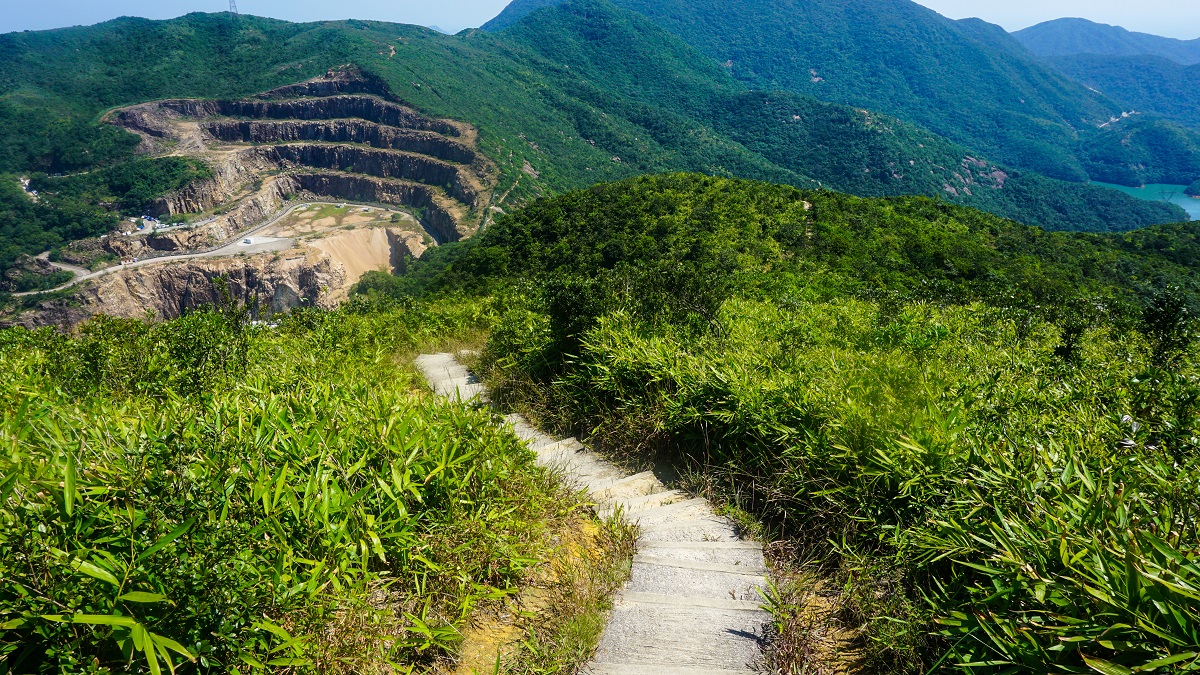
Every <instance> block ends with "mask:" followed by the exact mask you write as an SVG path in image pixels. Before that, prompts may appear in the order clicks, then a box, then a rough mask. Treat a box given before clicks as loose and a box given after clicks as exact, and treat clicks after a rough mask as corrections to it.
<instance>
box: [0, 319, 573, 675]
mask: <svg viewBox="0 0 1200 675" xmlns="http://www.w3.org/2000/svg"><path fill="white" fill-rule="evenodd" d="M489 316H490V314H489V310H488V309H487V307H486V306H485V305H480V304H471V303H460V304H456V303H451V302H447V303H443V304H442V305H441V306H439V307H436V308H427V307H409V308H394V307H393V308H384V309H382V310H380V309H379V308H377V307H376V308H367V307H364V306H362V305H361V304H360V305H352V306H350V307H348V308H347V309H345V310H342V311H338V312H332V313H328V312H304V313H300V314H297V315H295V316H293V317H291V318H288V319H286V320H284V321H283V323H282V324H281V325H280V326H279V327H278V328H277V329H270V328H256V327H253V326H251V325H249V324H248V322H247V321H246V319H247V316H246V315H245V314H244V311H243V310H242V309H240V308H237V307H236V306H231V307H226V308H225V309H222V310H214V311H205V312H199V313H196V314H193V315H190V316H187V317H184V318H182V319H179V320H176V321H172V322H166V323H160V324H146V323H143V322H137V321H116V320H107V319H101V320H97V321H95V322H93V323H91V324H89V325H88V326H86V327H85V328H84V329H83V330H82V331H81V332H80V333H79V335H77V336H69V337H68V336H60V335H54V334H51V333H48V332H41V333H28V332H25V331H21V330H15V331H7V332H3V333H0V412H2V417H3V421H2V422H0V672H84V673H105V672H149V673H159V672H163V671H175V670H177V669H179V668H180V667H181V666H183V665H184V664H187V670H188V671H189V672H190V671H193V670H201V671H219V672H259V671H282V670H287V671H315V672H396V671H397V670H398V671H399V672H410V671H411V670H413V669H417V670H420V669H422V668H424V667H425V666H426V665H428V664H430V663H432V662H434V661H435V660H436V659H438V658H440V657H443V656H444V655H446V654H447V653H448V652H449V651H450V650H452V649H453V647H454V646H455V644H456V643H457V641H458V639H459V631H458V627H459V626H460V625H461V623H462V622H463V620H464V618H465V617H466V616H467V615H468V613H469V612H470V611H471V610H472V608H473V607H474V606H475V605H476V604H478V603H480V602H483V601H487V600H489V599H496V598H500V597H503V596H504V595H506V594H508V593H511V592H512V591H513V589H514V587H515V585H516V583H517V582H518V581H519V579H520V578H521V576H522V575H523V573H524V572H525V570H527V568H529V567H530V566H531V565H534V564H536V563H537V562H538V560H539V557H538V556H539V555H541V554H542V553H543V551H542V546H543V544H542V540H543V537H542V534H543V533H542V528H544V527H545V522H546V514H547V513H548V512H550V511H552V510H553V509H555V508H557V506H556V504H555V491H554V488H553V484H552V483H551V482H550V479H548V478H547V477H546V476H545V475H544V474H542V473H541V472H539V471H538V470H536V469H535V467H534V466H533V463H532V456H531V453H529V452H528V451H527V450H526V449H525V448H524V447H523V446H522V445H521V444H520V443H519V442H518V441H517V439H516V438H515V437H514V436H513V435H512V434H511V433H510V432H507V431H505V430H504V429H503V427H502V426H500V425H497V424H496V423H495V422H496V420H495V419H494V418H493V417H492V416H491V415H490V413H487V412H484V411H478V410H474V409H470V408H468V407H465V406H460V405H450V404H445V403H441V402H438V401H436V400H434V399H432V398H430V397H425V396H422V395H420V394H419V388H418V386H417V382H416V381H415V380H414V376H413V375H412V373H411V372H410V370H409V367H408V366H407V362H406V361H405V352H407V351H411V350H414V349H417V348H419V347H423V346H428V345H430V344H431V343H436V342H438V341H444V340H446V339H450V338H452V337H453V336H455V335H463V334H468V333H470V332H471V331H473V330H479V329H482V328H486V326H487V324H488V321H489V318H488V317H489Z"/></svg>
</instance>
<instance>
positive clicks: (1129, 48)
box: [1013, 19, 1200, 66]
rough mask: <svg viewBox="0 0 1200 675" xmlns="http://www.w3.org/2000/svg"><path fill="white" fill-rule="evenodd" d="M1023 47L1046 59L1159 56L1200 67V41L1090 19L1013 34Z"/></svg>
mask: <svg viewBox="0 0 1200 675" xmlns="http://www.w3.org/2000/svg"><path fill="white" fill-rule="evenodd" d="M1013 37H1015V38H1016V39H1017V40H1018V41H1020V42H1021V44H1023V45H1025V47H1026V48H1027V49H1028V50H1029V51H1031V52H1033V53H1034V54H1037V55H1038V56H1043V57H1058V56H1074V55H1077V54H1099V55H1104V56H1158V57H1161V58H1164V59H1166V60H1168V61H1173V62H1175V63H1178V64H1180V65H1185V66H1190V65H1195V64H1197V63H1200V39H1196V40H1176V39H1174V38H1166V37H1160V36H1158V35H1150V34H1149V33H1135V32H1132V31H1128V30H1125V29H1124V28H1121V27H1120V26H1110V25H1108V24H1103V23H1095V22H1093V21H1088V20H1087V19H1055V20H1054V21H1047V22H1045V23H1039V24H1038V25H1036V26H1030V27H1029V28H1026V29H1024V30H1019V31H1017V32H1015V33H1013Z"/></svg>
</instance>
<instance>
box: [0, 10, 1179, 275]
mask: <svg viewBox="0 0 1200 675" xmlns="http://www.w3.org/2000/svg"><path fill="white" fill-rule="evenodd" d="M130 45H133V46H132V47H131V46H130ZM139 45H146V47H145V48H141V47H139ZM213 45H216V46H217V49H213V48H212V46H213ZM0 53H3V54H4V55H5V57H6V58H4V59H3V60H0V120H4V121H5V122H6V123H5V124H2V125H0V149H2V150H3V152H0V171H11V172H34V171H46V172H57V171H67V172H70V171H78V170H86V169H89V168H93V167H96V166H106V165H112V164H122V163H124V162H127V161H129V159H130V158H132V157H133V156H134V155H133V150H134V147H135V145H136V144H137V138H136V137H133V136H131V135H128V134H125V133H124V132H121V131H119V130H117V129H116V128H114V127H112V126H109V125H107V124H101V123H98V120H99V119H100V116H101V115H102V114H103V113H105V111H107V110H109V109H112V108H114V107H117V106H126V105H129V104H134V103H138V102H140V101H145V100H153V99H161V98H174V97H197V98H236V97H245V96H252V95H255V94H256V93H258V92H259V91H262V90H264V89H267V88H270V87H274V86H278V85H283V84H287V83H291V82H296V81H299V80H303V79H306V78H308V77H311V76H314V75H319V74H323V73H325V72H326V71H327V70H329V69H331V68H334V67H337V66H340V65H344V64H357V65H358V66H359V67H360V68H361V69H362V70H363V71H365V72H366V73H368V74H369V75H370V76H371V77H375V78H377V79H378V81H379V82H380V83H381V85H383V86H386V88H387V90H388V91H389V92H390V94H389V95H390V96H393V97H394V98H395V99H396V100H398V101H403V102H404V103H407V104H409V105H411V106H413V107H415V108H417V109H418V110H420V111H421V112H423V113H426V114H428V115H431V116H435V117H439V118H450V119H457V120H463V121H466V122H469V123H470V124H472V125H473V126H475V127H476V128H478V130H479V137H478V148H479V150H480V151H481V152H482V153H483V154H484V155H485V156H487V157H489V158H490V159H491V160H492V161H493V162H494V163H495V164H496V166H497V174H498V176H497V178H498V186H497V189H496V191H495V194H494V195H493V197H492V198H494V202H493V204H494V205H499V206H503V207H505V208H507V207H508V206H509V205H512V204H520V203H523V202H525V201H528V200H530V199H533V198H536V197H538V196H542V195H548V194H552V193H555V192H560V191H564V190H568V189H573V188H578V187H584V186H587V185H591V184H593V183H595V182H598V181H605V180H617V179H620V178H625V177H629V176H634V175H639V174H644V173H657V172H666V171H679V170H688V171H700V172H704V173H709V174H717V175H726V176H738V177H746V178H754V179H760V180H766V181H772V182H777V183H788V184H792V185H797V186H801V187H815V186H818V185H821V186H825V187H828V188H833V189H838V190H844V191H849V192H854V193H857V194H862V195H896V194H925V195H931V196H936V195H940V196H943V197H945V198H947V199H951V200H953V201H956V202H958V203H961V204H968V205H972V206H978V207H979V208H984V209H988V210H990V211H993V212H994V213H997V214H1000V215H1004V216H1007V217H1012V218H1016V219H1019V220H1022V221H1024V222H1027V223H1030V224H1037V225H1042V226H1045V227H1047V228H1051V229H1088V230H1124V229H1130V228H1135V227H1141V226H1144V225H1147V224H1150V223H1157V222H1167V221H1171V220H1180V219H1183V218H1184V215H1183V213H1182V211H1180V210H1178V209H1176V208H1172V207H1168V206H1165V205H1161V204H1155V203H1148V202H1140V201H1137V200H1135V199H1132V198H1129V197H1125V196H1123V195H1119V194H1117V193H1114V192H1108V191H1103V190H1097V189H1095V188H1089V187H1087V186H1079V185H1069V184H1065V183H1057V182H1054V181H1050V180H1048V179H1045V178H1043V177H1040V176H1037V175H1035V174H1032V173H1029V172H1020V171H1014V170H1011V169H1008V168H1006V167H1005V166H1004V165H1001V164H995V163H993V162H992V161H989V159H988V158H986V156H985V155H980V154H979V153H977V152H974V151H971V150H968V149H966V148H963V147H961V146H959V145H956V144H954V143H951V142H949V141H946V140H945V139H942V138H939V137H937V136H935V135H933V134H931V133H929V132H928V131H925V130H922V129H920V128H917V127H914V126H912V125H909V124H904V123H902V122H900V121H898V120H895V119H892V118H888V117H886V116H882V115H877V114H874V113H868V112H865V111H861V110H856V109H853V108H848V107H844V106H838V105H831V104H828V103H821V102H818V101H816V100H814V99H812V98H809V97H805V96H801V95H798V94H795V93H787V92H776V93H765V94H764V93H759V92H749V91H747V90H746V89H745V86H744V85H743V84H742V83H740V82H738V81H737V80H736V79H735V78H734V77H732V76H731V75H730V73H729V72H728V70H727V69H725V68H722V67H720V66H718V65H716V64H714V63H713V62H712V61H711V60H710V59H709V58H707V57H706V56H705V55H703V54H701V53H700V52H698V51H697V50H695V49H694V48H692V47H689V46H688V45H686V44H684V43H683V42H682V41H680V40H679V39H678V38H677V37H674V36H672V35H670V34H669V33H668V32H666V31H664V30H662V29H661V28H659V27H658V26H656V25H655V24H653V23H652V22H650V21H649V20H647V19H645V18H643V17H640V16H638V15H636V14H634V13H631V12H627V11H623V10H620V9H618V8H616V7H614V6H612V5H609V4H606V3H597V2H583V1H580V2H572V3H569V4H567V5H563V6H559V7H555V8H553V9H548V10H546V11H544V12H540V13H538V15H537V16H531V17H529V18H528V20H526V21H523V22H522V23H521V25H517V26H513V27H512V28H511V30H509V31H505V32H502V33H486V32H481V31H474V32H468V33H465V34H462V35H459V36H447V35H442V34H439V33H436V32H434V31H431V30H428V29H425V28H421V27H416V26H401V25H395V24H385V23H378V22H354V21H352V22H327V23H316V24H288V23H285V22H278V21H272V20H265V19H258V18H255V17H249V16H241V17H233V16H231V15H228V14H213V15H204V14H194V15H189V16H186V17H182V18H180V19H177V20H173V21H165V22H152V21H143V20H129V19H125V20H118V21H114V22H108V23H106V24H100V25H98V26H94V27H87V28H75V29H67V30H62V31H50V32H46V33H20V34H12V35H5V36H0ZM0 176H2V174H0ZM3 180H5V181H12V187H13V188H14V189H13V190H3V191H0V240H2V241H0V250H2V251H3V252H4V258H3V259H0V267H6V266H8V265H9V264H11V263H12V262H13V261H14V260H15V258H16V256H18V255H19V254H21V253H37V252H40V251H43V250H45V249H46V247H55V246H59V245H61V244H62V243H63V241H64V237H68V236H70V237H76V236H96V235H99V234H102V233H103V232H104V229H103V228H104V227H105V226H104V224H103V223H102V222H98V223H97V224H96V225H95V226H94V227H93V226H90V225H89V226H88V228H92V229H88V228H83V229H87V230H88V231H86V232H77V231H74V230H72V231H71V232H70V233H69V234H68V232H67V230H65V229H62V228H59V229H62V232H61V233H57V234H53V236H45V235H46V231H45V229H44V228H42V229H39V228H38V227H33V228H32V229H31V228H30V223H29V221H28V220H27V219H25V218H22V217H17V216H16V215H14V214H17V213H19V212H21V211H22V210H25V211H28V210H29V204H26V203H24V202H21V201H20V200H25V199H27V198H26V196H25V195H23V194H22V193H21V192H20V191H19V190H18V189H16V185H15V184H16V181H15V176H9V177H4V178H3ZM152 196H154V195H150V197H152ZM113 197H115V198H117V199H121V198H122V195H113ZM38 208H42V209H43V210H44V208H48V207H47V205H46V204H42V205H40V206H39V207H38ZM34 210H37V209H34ZM43 215H44V216H45V218H41V221H40V222H46V223H51V222H55V221H54V219H53V218H52V217H51V216H52V215H53V214H52V213H46V214H43ZM8 216H12V217H11V218H10V217H8ZM89 222H90V221H89ZM55 227H57V226H55ZM76 229H79V228H76ZM56 232H57V230H56Z"/></svg>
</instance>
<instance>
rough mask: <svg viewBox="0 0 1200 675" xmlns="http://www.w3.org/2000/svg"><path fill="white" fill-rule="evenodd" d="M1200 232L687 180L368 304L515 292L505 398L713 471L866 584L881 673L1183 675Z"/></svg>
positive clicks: (720, 487)
mask: <svg viewBox="0 0 1200 675" xmlns="http://www.w3.org/2000/svg"><path fill="white" fill-rule="evenodd" d="M1198 234H1200V229H1198V228H1197V226H1195V225H1192V224H1178V225H1171V226H1162V227H1155V228H1147V229H1145V230H1141V231H1138V232H1134V233H1128V234H1122V235H1102V234H1068V233H1046V232H1043V231H1041V230H1038V229H1034V228H1028V227H1025V226H1022V225H1018V224H1016V223H1012V222H1010V221H1003V220H1000V219H997V218H995V217H992V216H988V215H986V214H981V213H978V212H975V211H971V210H969V209H962V208H958V207H954V206H950V205H947V204H944V203H941V202H938V201H936V200H930V199H923V198H889V199H859V198H854V197H848V196H844V195H837V194H833V193H827V192H819V191H801V190H797V189H794V188H790V187H785V186H772V185H764V184H760V183H753V182H744V181H737V180H728V179H719V178H711V177H703V176H696V175H673V176H660V177H646V178H639V179H635V180H630V181H624V182H621V183H618V184H611V185H600V186H597V187H595V188H592V189H590V190H587V191H583V192H575V193H570V194H567V195H563V196H561V197H558V198H554V199H548V200H542V201H539V202H536V203H534V204H532V205H530V206H529V207H527V208H526V209H524V210H522V211H520V212H518V213H514V214H511V215H509V216H507V217H505V218H502V219H500V220H499V221H498V222H496V223H495V224H494V225H493V226H492V227H490V228H489V229H488V230H487V231H485V232H484V233H483V234H482V235H480V236H479V238H478V239H477V240H475V241H474V242H468V243H467V244H465V245H463V246H461V247H459V250H458V251H457V252H455V253H453V254H448V253H443V257H441V258H440V259H439V260H437V261H428V262H427V263H425V264H423V265H421V264H419V265H417V266H416V267H415V269H414V271H413V273H412V274H413V276H412V277H411V278H409V279H407V280H406V279H401V280H399V281H397V282H396V283H395V284H394V285H392V286H390V287H387V286H385V284H383V283H378V282H379V281H380V280H376V281H377V283H375V285H374V286H373V288H374V292H375V293H376V294H377V295H378V294H386V293H388V292H401V293H403V292H408V293H418V294H420V293H423V294H426V295H428V294H437V293H444V292H447V291H455V292H461V291H468V292H476V293H480V294H491V295H493V296H495V297H497V298H498V299H499V300H500V302H499V306H502V307H504V308H505V310H504V312H503V313H502V315H501V317H500V319H499V322H498V324H497V326H496V327H495V329H494V330H493V332H492V333H491V335H490V338H489V340H488V344H487V347H486V349H485V350H484V352H483V355H482V364H481V368H482V369H483V370H484V371H485V372H486V373H487V377H488V378H489V379H490V381H491V383H492V385H493V393H494V397H495V398H496V399H497V400H499V401H500V402H502V403H505V404H509V405H514V406H517V407H519V408H523V409H525V410H527V411H530V412H531V413H533V414H535V415H536V416H538V417H539V418H540V419H541V420H542V421H543V423H545V424H548V425H551V426H556V427H558V428H560V429H562V430H564V431H570V432H572V433H575V434H585V435H589V436H590V437H591V439H592V441H593V442H594V443H597V444H600V445H607V446H608V447H610V448H613V449H614V450H619V451H623V452H635V453H638V454H639V455H640V456H642V457H643V459H644V458H645V457H646V455H647V454H654V453H657V454H658V455H659V456H660V457H663V458H671V459H673V460H674V461H677V462H681V463H683V464H685V465H687V466H690V467H692V468H693V469H695V470H697V471H699V472H701V473H703V474H704V475H706V476H707V477H708V480H707V481H706V483H707V485H708V486H709V489H710V490H711V491H712V493H713V494H714V495H715V496H718V497H723V498H725V499H727V500H728V501H729V502H730V503H731V504H732V505H733V506H735V507H736V508H738V509H741V510H744V511H746V512H749V513H752V514H755V515H756V516H758V517H759V518H760V519H761V520H762V522H763V524H764V526H765V528H766V531H767V532H768V533H770V534H771V535H772V536H773V537H776V538H779V539H781V540H784V541H786V542H787V544H788V549H790V550H792V551H795V556H796V561H797V562H804V561H807V563H808V564H809V565H810V569H812V570H814V572H815V573H816V574H818V575H819V576H821V577H823V578H826V579H828V580H829V581H832V582H833V583H832V584H829V585H828V586H827V587H826V588H838V589H842V590H841V591H840V592H838V593H837V594H836V596H835V597H834V598H833V600H832V602H834V603H835V604H836V608H835V611H833V612H832V613H831V616H834V617H837V618H836V620H837V621H840V622H841V623H842V629H843V630H846V631H851V630H856V631H859V632H858V633H857V634H858V636H859V638H858V639H857V640H856V641H855V642H854V643H853V645H852V649H853V652H854V653H853V657H854V658H856V659H857V660H858V661H859V666H860V667H862V668H865V669H866V671H868V672H908V673H924V672H928V671H930V670H936V669H938V668H943V669H950V670H957V671H961V672H971V673H981V674H982V673H1002V672H1003V673H1016V672H1029V673H1046V672H1064V673H1084V672H1099V673H1118V672H1120V673H1128V672H1150V671H1155V672H1171V671H1185V670H1187V669H1189V668H1191V664H1193V663H1194V662H1195V660H1196V658H1197V652H1200V649H1198V647H1200V636H1198V634H1197V632H1196V631H1197V620H1198V619H1200V601H1198V600H1197V597H1198V595H1197V583H1200V581H1198V580H1197V579H1196V578H1195V569H1196V567H1195V566H1196V563H1197V557H1196V556H1197V553H1196V550H1197V548H1196V542H1197V532H1196V530H1195V522H1194V520H1195V519H1194V508H1195V496H1194V493H1195V489H1196V485H1197V480H1198V478H1200V474H1198V470H1200V469H1198V465H1197V461H1196V458H1197V453H1196V441H1195V439H1196V437H1197V431H1198V424H1200V415H1198V413H1200V408H1197V406H1196V401H1197V400H1200V384H1198V383H1200V379H1198V374H1197V372H1196V370H1195V365H1194V364H1195V362H1196V357H1197V353H1196V344H1195V337H1196V333H1195V330H1196V324H1195V321H1194V319H1193V315H1192V307H1194V306H1195V299H1196V297H1197V291H1198V290H1200V289H1198V287H1197V286H1196V282H1195V261H1196V259H1197V258H1196V257H1195V255H1194V254H1195V250H1194V248H1195V246H1196V243H1197V239H1196V237H1197V235H1198ZM423 266H424V267H428V268H429V269H425V270H422V269H421V268H422V267H423ZM789 593H790V591H789V589H787V588H780V589H778V591H777V592H776V593H775V594H773V595H772V596H771V598H770V601H771V607H772V609H773V611H775V612H776V614H777V618H778V619H779V621H780V623H781V626H785V627H786V625H789V622H790V621H791V617H790V615H791V614H794V613H796V612H798V611H801V610H802V608H801V607H799V606H798V605H797V604H796V603H795V602H794V600H793V597H792V596H791V595H789ZM826 628H828V627H826ZM816 665H818V664H813V663H807V664H805V663H793V664H791V666H790V667H792V668H794V669H795V670H793V672H804V671H802V668H803V667H815V666H816Z"/></svg>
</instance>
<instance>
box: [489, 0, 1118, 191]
mask: <svg viewBox="0 0 1200 675" xmlns="http://www.w3.org/2000/svg"><path fill="white" fill-rule="evenodd" d="M537 4H540V3H538V2H531V1H528V0H518V2H514V3H513V5H511V6H510V7H509V8H508V9H506V10H505V12H504V13H502V14H501V15H500V16H499V17H497V19H496V20H495V21H494V22H493V23H490V24H487V25H485V28H494V27H497V26H501V25H503V24H505V23H507V22H511V21H512V20H513V19H514V18H515V17H518V16H520V15H522V14H523V13H527V12H528V11H530V9H531V8H533V7H534V6H536V5H537ZM617 4H618V5H619V6H621V7H624V8H627V9H631V10H634V11H636V12H639V13H641V14H644V15H645V16H647V17H649V18H651V19H652V20H654V21H655V22H656V23H658V24H659V25H661V26H663V27H664V28H666V29H667V30H669V31H671V32H672V33H674V34H676V35H679V36H681V37H683V38H684V40H685V41H687V42H688V43H689V44H692V45H693V46H695V47H697V48H699V49H700V50H701V51H703V52H704V53H705V54H707V55H708V56H709V57H711V58H713V59H716V60H717V61H718V62H721V63H725V64H726V65H727V66H728V68H729V69H730V72H731V73H732V74H733V75H734V76H735V77H736V78H738V79H739V80H741V81H743V82H746V83H747V84H748V85H750V86H751V87H754V88H760V89H787V90H790V91H796V92H801V93H805V94H809V95H812V96H815V97H817V98H820V99H823V100H827V101H834V102H838V103H844V104H848V105H854V106H860V107H865V108H870V109H873V110H877V111H879V112H883V113H888V114H891V115H895V116H897V117H900V118H901V119H904V120H907V121H910V122H915V123H917V124H920V125H921V126H924V127H926V128H928V129H930V130H932V131H934V132H935V133H938V134H941V135H943V136H946V137H947V138H949V139H951V140H954V141H957V142H960V143H963V144H964V145H967V146H968V147H972V148H976V149H978V150H980V151H983V152H986V153H988V154H989V155H990V156H992V157H993V158H995V159H996V160H997V161H1002V162H1006V163H1009V164H1011V165H1014V166H1017V167H1020V168H1027V169H1031V170H1036V171H1040V172H1042V173H1045V174H1047V175H1051V176H1054V177H1060V178H1067V179H1073V180H1084V178H1085V176H1086V174H1085V172H1084V170H1083V168H1082V166H1081V164H1080V162H1079V161H1078V160H1077V158H1076V157H1075V155H1074V146H1075V143H1076V141H1077V136H1078V130H1079V129H1080V128H1084V127H1087V126H1089V125H1095V124H1099V123H1102V122H1104V121H1105V120H1106V119H1108V118H1109V117H1111V116H1112V115H1119V114H1120V112H1121V111H1120V110H1119V106H1116V105H1115V104H1113V103H1112V102H1111V101H1108V100H1107V99H1105V98H1104V97H1102V96H1099V95H1097V94H1094V93H1092V92H1089V91H1088V90H1087V89H1085V88H1084V87H1082V86H1080V85H1078V84H1076V83H1074V82H1071V81H1070V80H1068V79H1067V78H1066V77H1064V76H1062V75H1060V74H1059V73H1057V72H1056V71H1054V70H1053V69H1050V68H1047V67H1045V66H1044V65H1043V64H1041V63H1039V62H1038V61H1037V60H1036V59H1035V58H1034V57H1033V56H1032V55H1028V54H1023V53H1022V52H1021V50H1020V49H1019V46H1017V47H1016V49H1008V50H1002V49H997V48H996V46H995V43H996V42H997V41H1004V40H1008V41H1009V42H1011V38H1005V37H1004V36H1002V35H999V34H996V35H992V36H990V37H989V38H988V39H987V40H983V39H980V37H979V36H978V32H979V31H978V29H977V27H970V28H964V27H962V26H960V25H959V24H958V22H954V21H951V20H949V19H946V18H945V17H942V16H940V15H938V14H937V13H935V12H933V11H932V10H929V9H926V8H925V7H922V6H920V5H917V4H916V3H913V2H909V1H908V0H869V1H867V2H858V1H856V0H855V1H852V0H821V1H820V2H802V1H801V0H782V1H770V0H749V1H747V2H739V3H734V4H730V3H724V2H719V0H697V1H695V2H684V1H683V0H617ZM1001 32H1002V31H1001ZM1014 46H1015V45H1014Z"/></svg>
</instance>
